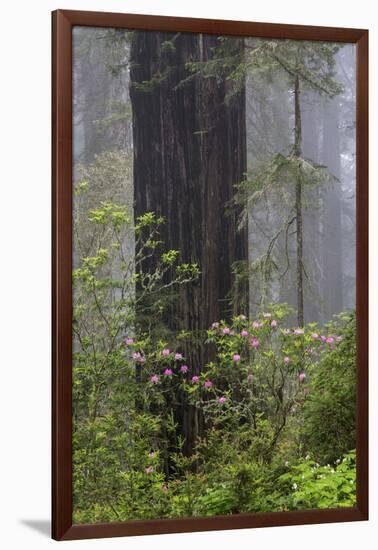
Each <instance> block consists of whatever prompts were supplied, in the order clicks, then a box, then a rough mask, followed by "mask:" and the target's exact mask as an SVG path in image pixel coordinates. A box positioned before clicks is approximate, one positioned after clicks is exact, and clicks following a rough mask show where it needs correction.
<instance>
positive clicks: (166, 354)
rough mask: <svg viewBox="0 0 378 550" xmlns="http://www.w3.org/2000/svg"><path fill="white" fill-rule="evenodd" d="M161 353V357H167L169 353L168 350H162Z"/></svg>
mask: <svg viewBox="0 0 378 550" xmlns="http://www.w3.org/2000/svg"><path fill="white" fill-rule="evenodd" d="M161 353H162V355H163V357H168V355H169V354H170V353H171V352H170V351H169V349H163V351H162V352H161Z"/></svg>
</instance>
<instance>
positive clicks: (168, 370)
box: [164, 369, 173, 376]
mask: <svg viewBox="0 0 378 550" xmlns="http://www.w3.org/2000/svg"><path fill="white" fill-rule="evenodd" d="M164 374H165V376H172V374H173V372H172V369H165V371H164Z"/></svg>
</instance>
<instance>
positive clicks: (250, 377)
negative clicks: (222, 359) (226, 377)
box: [247, 374, 254, 384]
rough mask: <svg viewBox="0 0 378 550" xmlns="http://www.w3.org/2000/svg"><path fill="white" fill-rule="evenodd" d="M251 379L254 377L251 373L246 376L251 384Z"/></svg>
mask: <svg viewBox="0 0 378 550" xmlns="http://www.w3.org/2000/svg"><path fill="white" fill-rule="evenodd" d="M253 379H254V376H253V374H248V376H247V380H248V382H249V383H250V384H252V382H253Z"/></svg>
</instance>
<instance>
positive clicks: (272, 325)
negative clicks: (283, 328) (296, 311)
mask: <svg viewBox="0 0 378 550" xmlns="http://www.w3.org/2000/svg"><path fill="white" fill-rule="evenodd" d="M270 326H271V327H273V328H274V327H276V326H277V321H276V320H275V319H273V321H271V323H270Z"/></svg>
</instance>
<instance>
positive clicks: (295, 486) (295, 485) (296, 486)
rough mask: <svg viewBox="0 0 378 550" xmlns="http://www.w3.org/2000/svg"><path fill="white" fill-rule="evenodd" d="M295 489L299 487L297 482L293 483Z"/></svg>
mask: <svg viewBox="0 0 378 550" xmlns="http://www.w3.org/2000/svg"><path fill="white" fill-rule="evenodd" d="M293 489H294V491H296V490H297V489H298V485H297V484H296V483H293Z"/></svg>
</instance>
